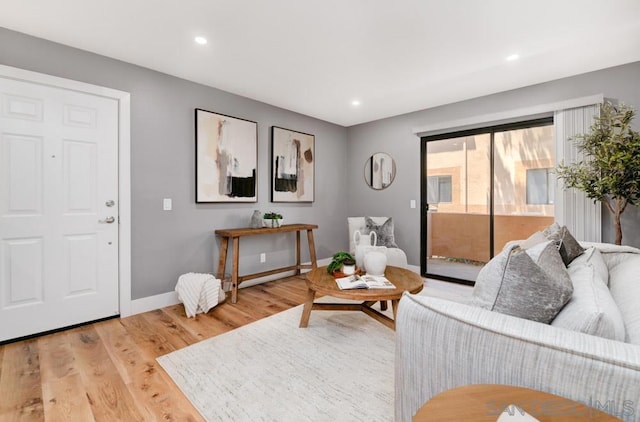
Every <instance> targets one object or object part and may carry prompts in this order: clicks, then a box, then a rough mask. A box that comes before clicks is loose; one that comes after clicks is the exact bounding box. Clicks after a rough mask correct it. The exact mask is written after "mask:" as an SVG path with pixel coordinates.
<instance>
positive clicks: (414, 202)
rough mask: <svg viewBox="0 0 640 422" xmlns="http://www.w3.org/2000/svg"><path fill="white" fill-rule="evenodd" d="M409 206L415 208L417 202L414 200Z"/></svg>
mask: <svg viewBox="0 0 640 422" xmlns="http://www.w3.org/2000/svg"><path fill="white" fill-rule="evenodd" d="M409 206H410V207H411V208H415V207H416V200H415V199H412V200H411V202H409Z"/></svg>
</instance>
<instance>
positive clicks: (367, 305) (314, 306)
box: [300, 289, 398, 330]
mask: <svg viewBox="0 0 640 422" xmlns="http://www.w3.org/2000/svg"><path fill="white" fill-rule="evenodd" d="M315 296H316V292H315V291H314V290H311V289H309V291H308V292H307V300H306V301H305V303H304V308H303V309H302V317H301V318H300V328H306V327H307V326H308V325H309V317H310V316H311V311H361V312H364V313H365V314H367V315H369V316H370V317H371V318H373V319H375V320H376V321H378V322H380V323H382V324H384V325H386V326H387V327H389V328H391V329H392V330H395V329H396V323H395V321H394V319H392V318H389V317H388V316H386V315H385V314H383V313H381V312H380V311H378V310H376V309H373V308H372V306H373V305H374V304H375V303H377V301H366V302H362V303H315V302H314V301H313V300H314V299H315ZM383 302H384V303H385V304H386V301H383ZM383 302H381V303H383ZM391 306H392V307H393V318H395V317H396V312H397V310H398V300H397V299H396V300H392V301H391ZM383 308H384V307H383Z"/></svg>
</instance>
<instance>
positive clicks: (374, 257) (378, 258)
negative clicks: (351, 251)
mask: <svg viewBox="0 0 640 422" xmlns="http://www.w3.org/2000/svg"><path fill="white" fill-rule="evenodd" d="M364 267H365V268H366V270H367V274H369V275H384V270H385V269H386V268H387V255H386V254H385V253H383V252H378V251H371V252H367V254H366V255H365V256H364Z"/></svg>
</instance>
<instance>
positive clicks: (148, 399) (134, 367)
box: [96, 320, 202, 421]
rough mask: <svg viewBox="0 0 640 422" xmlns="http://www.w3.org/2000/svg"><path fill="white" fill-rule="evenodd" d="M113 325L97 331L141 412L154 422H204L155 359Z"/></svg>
mask: <svg viewBox="0 0 640 422" xmlns="http://www.w3.org/2000/svg"><path fill="white" fill-rule="evenodd" d="M112 321H113V320H112ZM112 321H106V322H105V323H100V324H97V325H96V331H97V333H98V335H99V336H100V338H101V339H102V341H103V343H104V345H105V348H106V350H107V353H108V354H109V356H110V358H111V360H112V361H113V362H114V363H116V367H117V368H118V372H119V373H120V375H121V377H122V378H123V379H127V380H128V381H127V382H126V385H127V389H128V390H129V392H130V393H131V395H132V396H133V398H134V403H135V404H136V406H137V407H138V410H139V411H140V412H141V413H146V414H151V415H153V419H154V420H168V421H171V420H173V421H200V420H202V418H201V417H200V415H199V413H198V411H197V410H196V409H195V408H194V407H193V405H192V404H191V402H189V400H187V398H186V397H185V396H184V395H183V394H182V393H181V392H180V390H179V389H178V388H177V387H176V386H175V384H174V383H173V381H171V379H170V378H169V377H168V376H166V374H165V373H164V370H163V369H162V367H161V366H160V365H159V364H158V363H157V362H156V361H155V359H148V358H146V357H145V356H144V354H143V352H142V350H140V348H139V347H138V345H137V344H136V342H135V341H134V339H133V337H131V336H130V335H129V332H128V331H127V329H126V328H125V327H124V325H122V324H120V323H114V322H112ZM116 322H117V321H116Z"/></svg>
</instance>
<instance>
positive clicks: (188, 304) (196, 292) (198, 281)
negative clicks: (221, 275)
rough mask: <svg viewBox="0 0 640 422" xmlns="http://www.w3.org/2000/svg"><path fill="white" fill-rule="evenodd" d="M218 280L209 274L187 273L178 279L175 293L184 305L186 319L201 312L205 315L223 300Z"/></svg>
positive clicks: (222, 292)
mask: <svg viewBox="0 0 640 422" xmlns="http://www.w3.org/2000/svg"><path fill="white" fill-rule="evenodd" d="M221 284H222V283H221V282H220V280H218V279H217V278H215V277H214V276H212V275H211V274H199V273H187V274H183V275H181V276H180V277H179V278H178V284H176V292H178V299H180V301H182V303H183V304H184V311H185V313H186V314H187V317H188V318H191V317H194V316H196V314H199V313H201V312H204V313H207V312H209V310H210V309H211V308H213V307H214V306H216V305H217V304H218V302H220V301H221V299H224V291H223V290H222V285H221Z"/></svg>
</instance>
